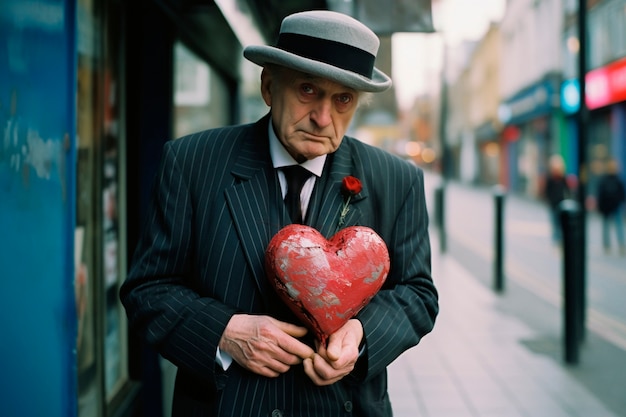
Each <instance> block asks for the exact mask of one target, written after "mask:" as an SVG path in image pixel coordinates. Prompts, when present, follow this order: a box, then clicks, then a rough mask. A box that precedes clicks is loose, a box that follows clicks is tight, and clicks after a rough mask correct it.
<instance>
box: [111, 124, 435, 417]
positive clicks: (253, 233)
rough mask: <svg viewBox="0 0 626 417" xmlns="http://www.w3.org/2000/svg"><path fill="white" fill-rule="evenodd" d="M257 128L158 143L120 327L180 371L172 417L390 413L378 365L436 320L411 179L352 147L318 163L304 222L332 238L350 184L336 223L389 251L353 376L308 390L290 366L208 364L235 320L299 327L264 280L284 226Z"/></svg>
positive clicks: (423, 224)
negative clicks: (348, 193)
mask: <svg viewBox="0 0 626 417" xmlns="http://www.w3.org/2000/svg"><path fill="white" fill-rule="evenodd" d="M268 123H269V119H268V117H267V116H266V117H265V118H263V119H261V120H260V121H259V122H257V123H254V124H250V125H245V126H234V127H225V128H219V129H213V130H207V131H203V132H200V133H196V134H193V135H190V136H187V137H184V138H181V139H178V140H176V141H170V142H168V143H167V144H166V145H165V149H164V155H163V160H162V163H161V167H160V171H159V173H158V176H157V180H156V184H155V188H154V192H153V200H152V203H151V208H150V210H149V213H148V217H147V226H146V228H145V233H144V234H143V236H142V238H141V240H140V242H139V244H138V247H137V249H136V253H135V256H134V258H133V261H132V264H131V268H130V272H129V275H128V277H127V279H126V281H125V283H124V284H123V286H122V288H121V290H120V296H121V300H122V302H123V304H124V306H125V308H126V311H127V315H128V318H129V323H130V326H131V329H132V331H137V332H141V334H142V335H143V336H144V337H146V338H147V340H148V342H149V343H151V344H153V345H154V346H156V348H157V349H158V351H159V352H160V353H161V354H162V355H163V356H164V357H165V358H167V359H168V360H170V361H171V362H173V363H174V364H175V365H176V366H177V367H178V374H177V378H176V387H175V393H174V406H173V408H174V410H173V415H175V416H293V417H309V416H310V417H337V416H344V415H345V416H349V415H354V416H391V406H390V401H389V398H388V395H387V373H386V367H387V365H389V364H390V363H391V362H392V361H393V360H394V359H396V358H397V357H398V356H399V355H400V354H401V353H402V352H404V351H405V350H406V349H408V348H410V347H412V346H414V345H416V344H417V343H418V342H419V340H420V338H421V337H422V336H424V335H425V334H427V333H428V332H430V331H431V329H432V327H433V325H434V321H435V317H436V315H437V312H438V299H437V297H438V296H437V291H436V289H435V287H434V285H433V281H432V278H431V275H430V243H429V238H428V216H427V213H426V205H425V200H424V187H423V174H422V172H421V170H419V169H418V168H416V167H415V166H413V165H411V164H409V163H407V162H405V161H402V160H401V159H399V158H397V157H394V156H392V155H390V154H388V153H385V152H383V151H381V150H379V149H377V148H374V147H370V146H368V145H365V144H363V143H362V142H359V141H358V140H356V139H353V138H350V137H345V138H344V139H343V141H342V144H341V146H340V147H339V148H338V149H337V151H336V152H335V153H333V154H332V155H329V158H327V164H326V166H325V168H324V174H323V175H322V177H321V178H320V179H318V182H317V183H316V185H315V189H314V191H313V195H312V196H311V201H310V205H309V209H308V212H307V213H308V214H307V220H306V221H307V223H308V224H310V225H311V226H313V227H315V228H316V229H318V230H319V231H320V232H321V233H322V234H323V235H325V236H326V237H330V236H331V235H332V234H333V233H334V231H335V227H336V224H337V221H338V213H339V211H340V207H341V205H342V195H341V192H340V187H341V181H342V179H343V177H345V176H346V175H354V176H356V177H357V178H359V179H360V180H361V182H362V183H363V190H362V192H361V193H360V194H359V195H358V198H356V199H354V200H352V202H351V210H350V211H349V214H348V216H347V218H346V226H350V225H363V226H368V227H371V228H373V229H374V230H375V231H376V232H377V233H378V234H379V235H380V236H381V237H382V238H383V239H384V240H385V242H386V244H387V246H388V248H389V254H390V258H391V270H390V273H389V276H388V278H387V280H386V282H385V284H384V286H383V288H382V289H381V291H380V292H379V293H378V294H377V295H376V296H375V297H374V298H373V299H372V301H371V302H370V303H369V304H368V305H367V306H366V307H365V308H364V309H363V310H361V312H360V313H359V314H358V318H359V320H360V321H361V322H362V324H363V329H364V336H365V339H366V347H367V348H366V351H365V353H364V354H363V355H362V356H361V358H360V359H359V361H358V363H357V367H356V368H355V370H354V371H353V374H352V375H350V376H348V377H346V378H344V379H343V380H342V381H340V382H338V383H335V384H333V385H331V386H327V387H318V386H315V385H314V384H313V383H312V382H311V381H310V380H309V378H308V377H307V376H306V375H305V374H304V372H303V369H302V366H294V367H292V368H291V370H290V371H289V372H287V373H285V374H283V375H282V376H280V377H278V378H264V377H261V376H258V375H256V374H252V373H250V372H248V371H246V370H244V369H243V368H241V367H240V366H238V364H236V363H233V364H232V365H231V367H230V368H229V369H228V370H227V371H226V372H224V371H223V370H222V368H221V367H220V366H219V365H217V364H216V360H215V358H216V349H217V346H218V342H219V340H220V337H221V335H222V332H223V330H224V328H225V327H226V324H227V323H228V321H229V319H230V318H231V316H232V315H233V314H235V313H238V312H245V313H252V314H269V315H272V316H274V317H277V318H279V319H282V320H286V321H291V322H296V323H297V321H296V320H297V319H295V317H294V316H293V315H292V314H291V313H290V312H289V311H288V310H287V309H286V308H285V307H284V306H283V305H282V303H281V302H280V301H279V299H278V298H277V296H276V294H275V292H274V291H273V289H272V288H271V287H270V285H269V284H268V281H267V278H266V276H265V274H264V267H263V265H264V263H263V262H264V252H265V248H266V246H267V244H268V243H269V241H270V239H271V238H272V236H273V235H274V234H275V233H276V232H277V231H278V230H279V229H280V228H281V227H282V226H284V225H286V224H288V223H289V220H288V215H287V214H286V210H285V209H284V204H283V203H282V200H281V199H280V197H279V196H280V191H279V190H280V189H279V187H280V186H279V184H278V179H277V176H276V173H275V170H274V169H273V168H272V162H271V158H270V155H269V145H268V135H267V126H268Z"/></svg>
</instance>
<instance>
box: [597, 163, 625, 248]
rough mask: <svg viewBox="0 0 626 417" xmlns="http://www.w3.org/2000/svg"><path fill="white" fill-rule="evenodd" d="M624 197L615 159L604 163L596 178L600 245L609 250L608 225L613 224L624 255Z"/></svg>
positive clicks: (622, 184)
mask: <svg viewBox="0 0 626 417" xmlns="http://www.w3.org/2000/svg"><path fill="white" fill-rule="evenodd" d="M625 199H626V190H625V189H624V182H623V181H622V180H621V179H620V177H619V165H618V163H617V161H616V160H615V159H610V160H609V161H608V162H607V163H606V169H605V172H604V174H603V175H602V176H601V177H600V179H599V180H598V189H597V194H596V201H597V207H598V212H600V214H601V215H602V245H603V247H604V251H605V252H609V251H610V250H611V237H610V227H611V223H613V224H614V225H615V233H616V235H617V243H618V245H619V249H620V252H621V254H622V255H626V245H625V243H624V224H623V218H622V203H623V202H624V200H625Z"/></svg>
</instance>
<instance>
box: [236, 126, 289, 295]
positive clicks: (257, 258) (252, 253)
mask: <svg viewBox="0 0 626 417" xmlns="http://www.w3.org/2000/svg"><path fill="white" fill-rule="evenodd" d="M267 123H269V122H268V119H267V118H263V119H261V121H260V122H259V123H257V125H256V126H255V129H253V130H251V132H252V133H251V137H249V138H248V139H246V140H245V141H244V142H243V146H242V149H241V150H240V154H239V157H238V159H237V161H236V163H235V164H234V166H233V169H232V171H231V174H232V175H233V177H234V178H235V185H233V187H231V188H229V189H227V190H226V191H225V196H226V201H227V204H228V206H229V209H230V210H231V213H232V219H233V224H234V226H235V229H236V231H237V234H238V236H239V241H240V243H241V246H242V249H243V252H244V254H245V256H246V260H247V262H248V264H249V265H250V270H251V271H252V274H253V275H254V279H255V281H256V283H257V286H258V288H259V290H260V293H261V295H262V297H263V299H264V301H265V303H266V305H271V303H270V298H268V295H267V294H268V293H269V292H268V291H267V286H268V282H267V279H266V277H265V273H264V262H265V249H266V247H267V244H268V243H269V241H270V239H271V237H272V236H273V235H274V234H275V233H276V232H277V231H278V229H279V227H280V223H279V222H280V217H279V212H278V209H277V205H276V204H275V201H274V200H275V199H276V198H277V195H276V194H277V190H276V187H277V183H276V180H275V173H274V169H273V168H272V163H271V159H270V156H269V149H268V137H267Z"/></svg>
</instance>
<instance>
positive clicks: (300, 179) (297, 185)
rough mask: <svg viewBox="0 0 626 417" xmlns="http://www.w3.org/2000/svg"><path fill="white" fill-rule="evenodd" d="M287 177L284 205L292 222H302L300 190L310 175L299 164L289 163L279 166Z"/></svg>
mask: <svg viewBox="0 0 626 417" xmlns="http://www.w3.org/2000/svg"><path fill="white" fill-rule="evenodd" d="M281 169H282V170H283V172H284V173H285V178H286V179H287V195H285V206H286V207H287V211H288V212H289V216H290V217H291V221H292V222H294V223H302V204H301V203H300V192H301V191H302V186H303V185H304V183H305V182H306V180H307V179H308V178H309V177H310V176H311V175H312V174H311V172H309V171H308V170H307V169H306V168H302V167H301V166H300V165H291V166H287V167H283V168H281Z"/></svg>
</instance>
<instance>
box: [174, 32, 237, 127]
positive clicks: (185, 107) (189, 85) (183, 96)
mask: <svg viewBox="0 0 626 417" xmlns="http://www.w3.org/2000/svg"><path fill="white" fill-rule="evenodd" d="M174 61H175V62H174V79H175V84H174V108H175V110H174V111H175V113H174V114H175V117H174V135H175V137H181V136H183V135H186V134H189V133H193V132H197V131H199V130H203V129H207V128H210V127H218V126H224V125H227V124H229V123H230V108H231V107H230V94H229V91H228V86H227V83H226V82H225V81H224V79H223V78H222V77H221V76H220V74H219V73H217V72H216V71H215V70H214V69H213V68H211V67H210V66H209V65H208V64H207V63H206V62H204V61H202V60H201V59H200V58H198V57H197V56H196V55H195V54H194V53H193V52H192V51H190V50H189V49H188V48H187V47H186V46H185V45H184V44H182V43H180V42H178V43H176V45H175V47H174Z"/></svg>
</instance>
